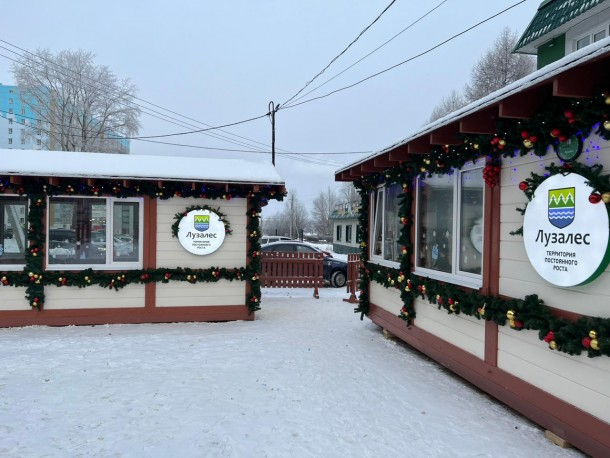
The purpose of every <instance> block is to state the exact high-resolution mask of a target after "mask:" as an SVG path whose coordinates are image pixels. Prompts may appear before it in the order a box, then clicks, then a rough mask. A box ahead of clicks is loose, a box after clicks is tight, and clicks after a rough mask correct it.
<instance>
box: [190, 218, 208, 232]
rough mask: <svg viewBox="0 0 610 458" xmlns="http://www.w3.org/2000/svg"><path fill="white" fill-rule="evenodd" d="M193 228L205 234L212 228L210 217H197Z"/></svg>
mask: <svg viewBox="0 0 610 458" xmlns="http://www.w3.org/2000/svg"><path fill="white" fill-rule="evenodd" d="M193 226H194V227H195V229H196V230H198V231H199V232H205V231H207V230H208V229H209V228H210V215H195V218H194V220H193Z"/></svg>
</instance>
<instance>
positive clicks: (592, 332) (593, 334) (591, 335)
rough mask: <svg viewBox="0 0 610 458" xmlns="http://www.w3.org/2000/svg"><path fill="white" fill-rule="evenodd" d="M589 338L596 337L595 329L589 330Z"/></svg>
mask: <svg viewBox="0 0 610 458" xmlns="http://www.w3.org/2000/svg"><path fill="white" fill-rule="evenodd" d="M589 338H590V339H597V331H594V330H591V331H589Z"/></svg>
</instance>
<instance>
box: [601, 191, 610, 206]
mask: <svg viewBox="0 0 610 458" xmlns="http://www.w3.org/2000/svg"><path fill="white" fill-rule="evenodd" d="M602 202H603V203H605V204H608V203H610V192H605V193H603V194H602Z"/></svg>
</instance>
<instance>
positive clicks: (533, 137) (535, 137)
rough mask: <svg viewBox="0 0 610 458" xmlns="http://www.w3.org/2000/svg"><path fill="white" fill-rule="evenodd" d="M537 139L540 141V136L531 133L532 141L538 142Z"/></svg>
mask: <svg viewBox="0 0 610 458" xmlns="http://www.w3.org/2000/svg"><path fill="white" fill-rule="evenodd" d="M537 141H538V136H537V135H531V136H530V142H532V143H536V142H537Z"/></svg>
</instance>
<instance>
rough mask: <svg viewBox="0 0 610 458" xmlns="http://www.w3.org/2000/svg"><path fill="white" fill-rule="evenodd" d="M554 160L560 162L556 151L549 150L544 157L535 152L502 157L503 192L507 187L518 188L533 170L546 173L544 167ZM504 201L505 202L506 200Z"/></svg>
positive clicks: (501, 179) (501, 180)
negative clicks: (513, 156) (519, 155)
mask: <svg viewBox="0 0 610 458" xmlns="http://www.w3.org/2000/svg"><path fill="white" fill-rule="evenodd" d="M552 162H554V163H555V164H558V163H559V159H558V158H557V156H556V155H555V153H554V152H549V153H548V154H547V155H546V156H545V157H544V158H541V157H538V156H536V155H535V154H534V153H528V154H527V155H525V156H523V157H515V158H504V159H502V174H501V177H500V186H502V191H503V192H502V193H503V194H504V188H505V187H517V189H518V186H519V183H521V182H522V181H523V180H525V179H526V178H529V177H530V173H531V172H534V173H537V174H539V175H542V174H544V173H545V170H544V168H545V167H546V166H547V165H549V164H551V163H552ZM511 195H512V194H510V195H509V197H510V196H511ZM513 198H514V197H513ZM502 201H503V202H504V200H502Z"/></svg>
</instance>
